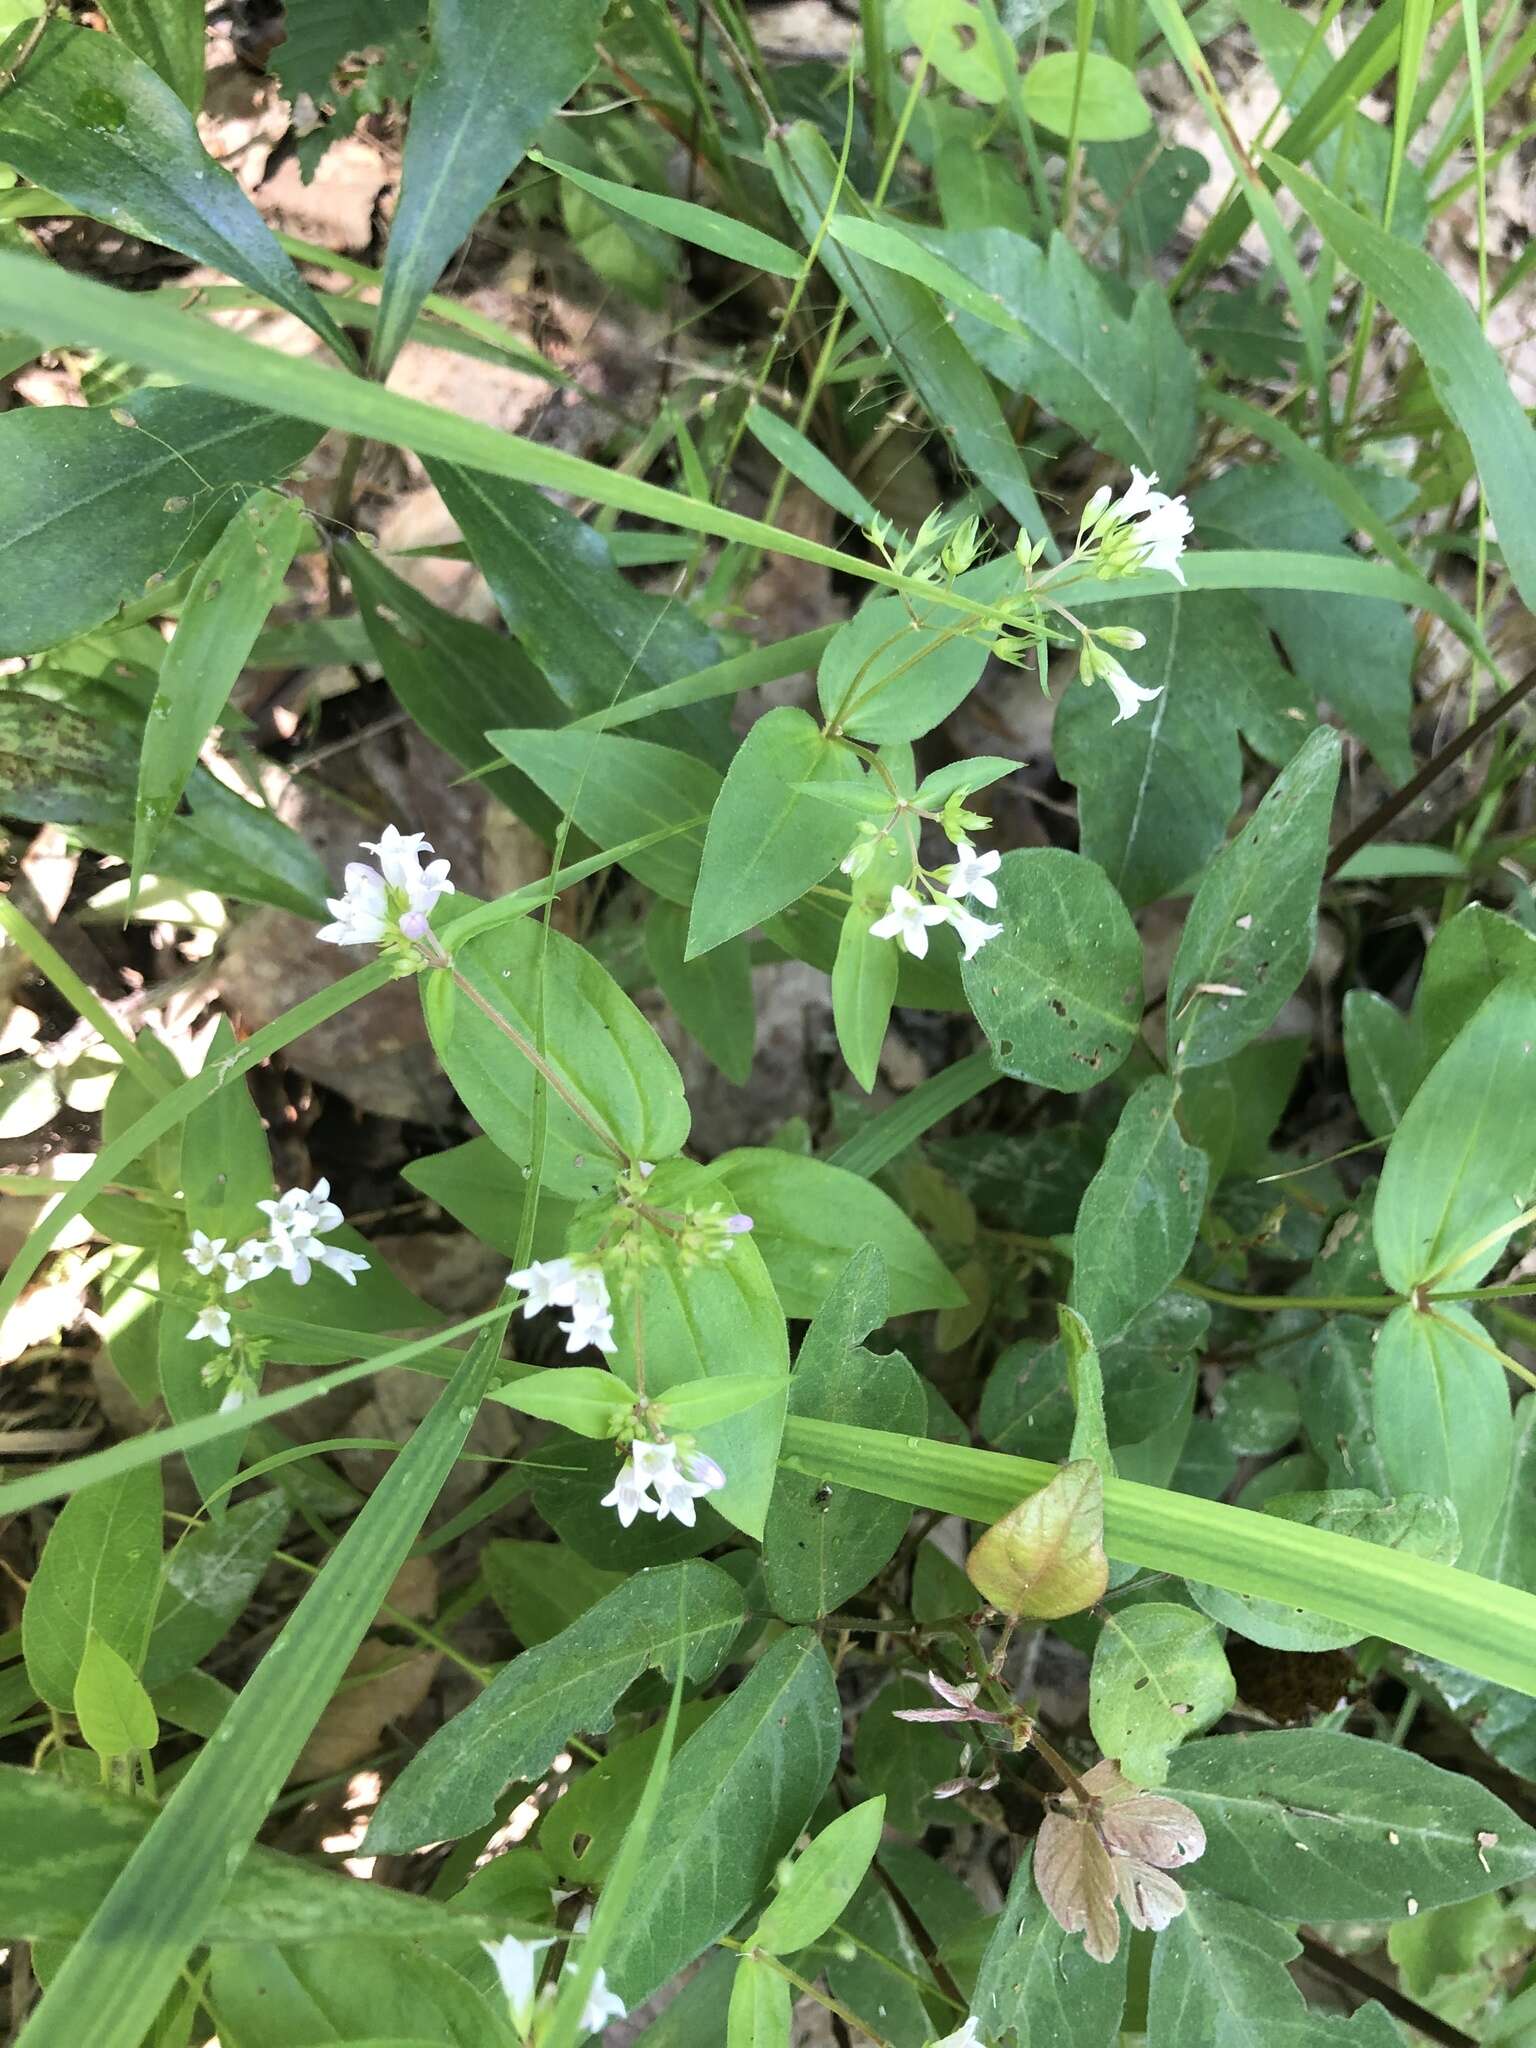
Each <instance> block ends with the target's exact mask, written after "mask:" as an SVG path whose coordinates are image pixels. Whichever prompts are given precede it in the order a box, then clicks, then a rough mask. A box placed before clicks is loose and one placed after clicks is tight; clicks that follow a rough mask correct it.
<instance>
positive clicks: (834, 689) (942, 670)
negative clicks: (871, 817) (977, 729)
mask: <svg viewBox="0 0 1536 2048" xmlns="http://www.w3.org/2000/svg"><path fill="white" fill-rule="evenodd" d="M913 613H915V617H914V616H913ZM959 623H960V622H959V621H957V620H956V618H955V616H954V613H953V609H952V608H950V607H948V606H945V605H943V604H940V603H935V604H932V605H927V606H924V605H915V606H913V607H912V608H911V610H910V611H909V609H908V606H907V604H906V603H905V602H904V601H903V600H902V599H901V598H899V597H872V598H870V599H869V600H868V601H867V602H866V603H865V604H864V605H863V606H862V607H861V608H860V609H859V610H858V611H857V612H856V613H855V614H854V616H853V617H852V618H851V619H850V620H849V621H848V623H847V625H845V626H843V627H842V628H840V630H839V631H838V632H837V634H836V635H835V636H834V637H833V639H832V640H831V642H830V643H829V645H828V647H827V651H826V653H825V654H824V655H823V656H822V657H821V666H820V668H819V669H818V670H817V671H816V695H817V699H818V701H819V702H820V704H821V708H822V711H823V713H824V714H825V716H826V720H827V726H828V730H829V731H830V732H832V733H833V734H835V735H839V736H840V735H841V734H843V733H845V732H846V733H850V734H852V736H853V737H854V738H855V739H860V740H866V741H869V742H871V743H882V742H885V741H889V740H915V739H921V738H922V736H923V734H924V733H925V732H931V731H932V730H933V728H934V727H935V726H936V725H941V724H942V723H943V722H944V720H945V719H946V718H948V716H949V714H950V713H951V712H952V711H953V710H954V709H955V707H956V706H957V705H959V704H962V703H963V702H964V701H965V699H966V698H967V697H968V696H969V695H970V693H971V691H972V690H973V689H974V688H975V686H976V684H977V682H978V681H979V680H980V677H981V672H982V670H983V669H984V668H985V667H986V665H987V649H986V645H985V643H984V642H983V641H981V640H978V639H975V638H971V637H968V636H966V635H965V634H963V633H961V632H958V631H957V630H956V628H957V626H958V625H959ZM885 808H886V810H887V811H889V810H890V809H891V806H890V805H889V804H886V806H885Z"/></svg>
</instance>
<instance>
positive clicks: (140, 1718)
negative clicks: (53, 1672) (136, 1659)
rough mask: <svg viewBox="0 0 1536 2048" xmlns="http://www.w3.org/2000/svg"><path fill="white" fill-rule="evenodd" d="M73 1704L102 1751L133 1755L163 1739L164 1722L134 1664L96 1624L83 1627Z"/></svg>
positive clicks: (88, 1734)
mask: <svg viewBox="0 0 1536 2048" xmlns="http://www.w3.org/2000/svg"><path fill="white" fill-rule="evenodd" d="M74 1704H75V1719H76V1720H77V1721H78V1722H79V1723H80V1733H81V1734H82V1735H83V1736H84V1737H85V1739H86V1741H87V1742H88V1743H89V1744H90V1746H91V1748H92V1749H94V1750H95V1752H96V1754H97V1755H98V1756H101V1757H114V1756H130V1755H132V1754H133V1752H134V1751H136V1750H150V1749H153V1748H154V1746H155V1744H156V1743H157V1742H158V1741H159V1739H160V1723H159V1722H158V1721H157V1720H156V1719H155V1710H154V1708H153V1707H152V1706H151V1705H150V1700H149V1694H148V1693H147V1692H146V1691H145V1690H144V1688H143V1686H142V1685H140V1683H139V1681H138V1679H137V1678H135V1676H134V1674H133V1667H132V1665H131V1664H128V1663H126V1662H125V1661H124V1660H123V1658H121V1657H120V1656H119V1655H118V1654H117V1652H116V1650H114V1649H113V1647H112V1645H111V1644H110V1643H109V1642H107V1641H106V1639H105V1638H104V1637H103V1636H99V1635H97V1633H96V1631H95V1629H93V1628H88V1629H87V1630H86V1632H85V1652H84V1655H83V1656H82V1657H81V1659H80V1669H79V1671H78V1672H77V1673H76V1675H75V1702H74Z"/></svg>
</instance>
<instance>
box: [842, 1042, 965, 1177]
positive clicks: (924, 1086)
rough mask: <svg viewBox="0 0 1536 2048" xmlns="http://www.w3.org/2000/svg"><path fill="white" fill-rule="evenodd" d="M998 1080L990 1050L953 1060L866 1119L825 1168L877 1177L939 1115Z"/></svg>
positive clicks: (933, 1122) (930, 1126)
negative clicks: (940, 1070) (887, 1106)
mask: <svg viewBox="0 0 1536 2048" xmlns="http://www.w3.org/2000/svg"><path fill="white" fill-rule="evenodd" d="M1002 1078H1003V1077H1002V1075H1001V1074H999V1072H998V1071H997V1068H996V1067H995V1066H994V1065H993V1064H992V1055H991V1054H990V1053H989V1052H973V1053H971V1054H970V1055H969V1056H968V1057H967V1058H965V1059H963V1060H956V1062H955V1064H954V1065H953V1066H952V1067H946V1068H945V1069H944V1071H943V1073H941V1074H933V1075H930V1077H929V1078H928V1079H927V1080H926V1081H920V1082H919V1083H918V1085H917V1086H916V1087H915V1088H914V1089H913V1090H912V1092H911V1093H910V1094H909V1095H903V1096H902V1098H901V1100H900V1102H893V1103H892V1104H891V1106H890V1108H889V1109H882V1110H881V1112H880V1114H879V1115H878V1116H873V1117H871V1118H870V1120H869V1122H868V1123H867V1124H865V1125H864V1127H863V1129H862V1130H859V1131H855V1133H854V1134H853V1136H852V1137H851V1138H847V1139H845V1140H844V1142H843V1143H842V1144H841V1145H839V1146H838V1148H837V1150H836V1151H835V1152H829V1153H828V1154H827V1164H828V1165H829V1166H841V1167H844V1168H845V1169H846V1170H847V1171H848V1172H849V1173H862V1174H864V1175H866V1176H868V1175H870V1174H874V1173H878V1172H879V1171H880V1169H881V1167H882V1166H889V1165H890V1163H891V1161H892V1160H893V1159H899V1158H900V1156H901V1154H902V1153H903V1152H905V1151H906V1149H907V1147H908V1146H909V1145H915V1144H916V1143H917V1141H918V1139H919V1138H920V1137H921V1136H922V1135H923V1133H924V1132H925V1131H931V1130H932V1129H933V1127H934V1125H935V1124H936V1123H938V1122H939V1120H940V1118H941V1117H946V1116H948V1115H949V1114H950V1113H951V1111H953V1110H956V1109H959V1108H960V1107H961V1105H962V1104H963V1103H967V1102H969V1101H970V1100H971V1099H972V1097H973V1096H976V1095H980V1094H981V1092H982V1090H983V1089H985V1088H990V1087H991V1086H992V1084H993V1082H994V1081H1000V1080H1001V1079H1002Z"/></svg>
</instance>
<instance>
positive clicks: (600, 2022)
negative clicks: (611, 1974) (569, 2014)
mask: <svg viewBox="0 0 1536 2048" xmlns="http://www.w3.org/2000/svg"><path fill="white" fill-rule="evenodd" d="M576 1967H577V1965H576V1963H575V1962H574V1961H572V1962H569V1963H567V1964H566V1966H565V1974H566V1976H567V1977H569V1976H570V1974H571V1972H572V1971H573V1970H574V1969H575V1968H576ZM628 2011H629V2008H628V2006H626V2005H625V2003H624V2001H623V1999H622V1998H620V1996H619V1994H618V1993H617V1992H616V1991H610V1990H609V1989H608V1973H607V1971H606V1970H605V1969H604V1968H603V1967H602V1965H601V1964H599V1965H598V1967H597V1970H596V1972H595V1973H594V1975H593V1978H592V1982H591V1983H590V1984H589V1985H588V1987H587V2002H586V2004H585V2005H584V2006H583V2007H582V2008H581V2028H582V2032H583V2033H586V2034H595V2033H597V2032H598V2030H599V2029H600V2028H602V2027H606V2026H607V2024H608V2022H609V2021H610V2020H621V2019H623V2018H624V2017H625V2015H626V2014H627V2013H628Z"/></svg>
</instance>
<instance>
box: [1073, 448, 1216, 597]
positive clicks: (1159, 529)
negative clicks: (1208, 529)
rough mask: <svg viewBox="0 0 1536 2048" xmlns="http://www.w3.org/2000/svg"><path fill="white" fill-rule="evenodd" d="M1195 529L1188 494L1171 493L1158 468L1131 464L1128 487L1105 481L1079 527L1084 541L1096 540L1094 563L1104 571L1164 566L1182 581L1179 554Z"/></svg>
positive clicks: (1127, 571) (1080, 543)
mask: <svg viewBox="0 0 1536 2048" xmlns="http://www.w3.org/2000/svg"><path fill="white" fill-rule="evenodd" d="M1194 530H1195V522H1194V519H1193V517H1192V516H1191V514H1190V509H1189V507H1188V505H1186V504H1185V502H1184V500H1183V499H1182V498H1170V497H1169V496H1168V494H1167V492H1166V491H1160V490H1159V489H1158V488H1157V471H1156V470H1153V472H1152V474H1151V475H1150V476H1143V475H1142V473H1141V471H1140V470H1139V469H1137V468H1136V467H1135V465H1134V464H1132V466H1131V482H1130V488H1129V489H1128V490H1125V491H1122V492H1121V494H1120V496H1119V497H1118V498H1117V497H1115V495H1114V493H1113V491H1112V490H1111V488H1110V486H1109V485H1108V484H1104V485H1102V486H1101V487H1100V488H1099V489H1098V490H1096V491H1095V492H1094V494H1093V496H1092V497H1091V498H1090V499H1089V500H1088V502H1087V504H1086V505H1085V506H1084V507H1083V519H1082V525H1081V526H1080V528H1079V529H1078V547H1079V549H1082V548H1083V546H1084V543H1085V542H1089V541H1090V540H1091V542H1092V545H1093V549H1094V557H1095V559H1094V567H1095V568H1096V570H1097V571H1098V574H1099V575H1100V576H1101V577H1105V576H1131V575H1135V574H1136V573H1138V572H1139V571H1141V570H1146V569H1160V570H1162V571H1163V572H1164V573H1165V574H1166V575H1169V576H1172V577H1174V578H1176V579H1177V581H1178V582H1180V583H1182V582H1183V581H1184V571H1183V570H1182V569H1181V568H1180V567H1179V557H1180V556H1181V555H1182V554H1183V552H1184V543H1185V541H1186V540H1188V538H1189V536H1190V535H1191V534H1192V533H1193V532H1194Z"/></svg>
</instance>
